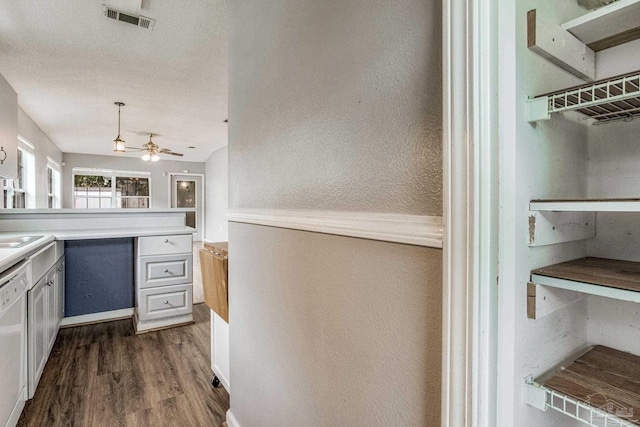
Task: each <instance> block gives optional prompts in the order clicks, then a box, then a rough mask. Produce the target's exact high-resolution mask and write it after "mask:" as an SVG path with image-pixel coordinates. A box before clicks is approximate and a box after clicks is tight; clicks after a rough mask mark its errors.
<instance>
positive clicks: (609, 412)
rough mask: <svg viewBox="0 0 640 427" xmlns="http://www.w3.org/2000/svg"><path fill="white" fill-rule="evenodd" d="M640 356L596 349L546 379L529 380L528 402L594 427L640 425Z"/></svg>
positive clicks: (631, 426) (527, 388) (527, 386)
mask: <svg viewBox="0 0 640 427" xmlns="http://www.w3.org/2000/svg"><path fill="white" fill-rule="evenodd" d="M639 382H640V357H638V356H635V355H632V354H630V353H624V352H622V351H619V350H614V349H612V348H608V347H604V346H595V347H593V348H592V349H590V350H589V351H587V352H586V353H584V354H583V355H582V356H580V357H579V358H577V359H576V360H574V361H573V362H572V363H570V364H568V366H566V367H564V366H563V367H561V368H560V369H559V370H558V371H557V373H555V374H554V375H552V376H551V377H550V378H548V379H546V380H539V381H534V380H533V379H532V378H528V379H527V381H526V391H527V393H526V398H527V403H528V404H529V405H531V406H534V407H536V408H538V409H541V410H544V411H546V410H547V409H549V408H551V409H553V410H555V411H558V412H560V413H562V414H565V415H567V416H568V417H571V418H573V419H576V420H579V421H581V422H583V423H585V424H587V425H591V426H598V427H602V426H607V427H613V426H616V427H618V426H619V427H634V426H638V425H640V422H639V421H638V419H639V418H640V387H639V384H640V383H639Z"/></svg>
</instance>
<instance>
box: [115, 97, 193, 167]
mask: <svg viewBox="0 0 640 427" xmlns="http://www.w3.org/2000/svg"><path fill="white" fill-rule="evenodd" d="M114 104H116V105H117V106H118V136H117V137H116V139H114V140H113V151H114V152H115V153H126V151H127V150H126V147H125V141H124V140H123V139H121V138H120V107H123V106H124V102H115V103H114ZM147 135H148V136H149V142H147V143H146V144H144V145H143V146H142V147H140V148H138V147H129V150H136V151H141V152H142V160H144V161H145V162H157V161H158V160H160V154H170V155H172V156H179V157H182V156H183V154H182V153H176V152H175V151H171V150H169V149H168V148H160V147H159V146H158V145H157V144H155V143H154V142H153V141H152V140H151V138H152V137H153V134H152V133H148V134H147Z"/></svg>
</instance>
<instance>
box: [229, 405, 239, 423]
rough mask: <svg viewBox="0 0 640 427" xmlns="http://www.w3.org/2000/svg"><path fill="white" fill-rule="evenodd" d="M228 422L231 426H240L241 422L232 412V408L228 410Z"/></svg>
mask: <svg viewBox="0 0 640 427" xmlns="http://www.w3.org/2000/svg"><path fill="white" fill-rule="evenodd" d="M227 424H228V425H229V427H240V423H239V422H238V420H236V417H234V416H233V414H232V413H231V409H229V410H228V411H227Z"/></svg>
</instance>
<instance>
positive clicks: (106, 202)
mask: <svg viewBox="0 0 640 427" xmlns="http://www.w3.org/2000/svg"><path fill="white" fill-rule="evenodd" d="M110 207H111V198H108V199H107V198H105V197H100V208H101V209H106V208H110Z"/></svg>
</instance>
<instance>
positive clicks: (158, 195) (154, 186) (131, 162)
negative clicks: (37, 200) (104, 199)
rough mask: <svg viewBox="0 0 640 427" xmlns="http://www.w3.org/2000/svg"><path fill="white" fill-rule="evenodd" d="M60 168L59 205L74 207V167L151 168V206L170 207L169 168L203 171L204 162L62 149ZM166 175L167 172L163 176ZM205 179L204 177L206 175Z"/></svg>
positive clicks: (195, 171) (171, 169)
mask: <svg viewBox="0 0 640 427" xmlns="http://www.w3.org/2000/svg"><path fill="white" fill-rule="evenodd" d="M64 161H65V166H64V167H63V168H62V207H63V208H71V207H73V191H72V187H73V181H72V177H73V171H72V170H73V168H104V169H115V170H123V171H138V172H151V207H153V208H168V207H169V176H168V173H169V172H177V173H181V172H183V171H184V170H188V171H189V173H204V162H203V163H195V162H180V161H175V160H164V159H163V160H160V161H158V162H155V163H150V162H144V161H142V160H141V159H140V158H138V157H122V156H95V155H91V154H76V153H64ZM165 175H166V176H165ZM205 179H206V177H205Z"/></svg>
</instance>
